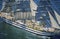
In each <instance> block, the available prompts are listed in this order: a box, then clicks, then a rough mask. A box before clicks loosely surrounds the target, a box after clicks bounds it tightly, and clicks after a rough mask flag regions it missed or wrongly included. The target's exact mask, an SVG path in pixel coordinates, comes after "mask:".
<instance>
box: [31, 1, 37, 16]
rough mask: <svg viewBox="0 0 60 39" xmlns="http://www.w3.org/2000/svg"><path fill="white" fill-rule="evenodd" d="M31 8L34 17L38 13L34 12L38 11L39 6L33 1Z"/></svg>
mask: <svg viewBox="0 0 60 39" xmlns="http://www.w3.org/2000/svg"><path fill="white" fill-rule="evenodd" d="M30 7H31V11H32V16H35V13H36V11H34V10H36V9H37V4H36V3H35V2H34V1H33V0H30Z"/></svg>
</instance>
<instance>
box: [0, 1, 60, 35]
mask: <svg viewBox="0 0 60 39" xmlns="http://www.w3.org/2000/svg"><path fill="white" fill-rule="evenodd" d="M1 1H2V3H1V4H0V5H2V8H1V10H0V18H1V19H3V21H4V22H6V23H7V24H11V25H13V26H14V27H17V28H20V29H23V30H25V31H28V32H30V33H33V34H36V35H42V36H43V35H45V36H53V35H55V34H59V33H60V13H59V7H60V6H58V3H59V2H60V1H58V0H56V1H54V0H39V1H38V2H36V1H34V0H1ZM53 2H54V3H53ZM57 6H58V8H57Z"/></svg>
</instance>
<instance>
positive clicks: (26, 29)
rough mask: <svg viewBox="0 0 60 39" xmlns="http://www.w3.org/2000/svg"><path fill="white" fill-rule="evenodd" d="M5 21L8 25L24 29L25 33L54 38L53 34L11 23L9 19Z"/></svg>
mask: <svg viewBox="0 0 60 39" xmlns="http://www.w3.org/2000/svg"><path fill="white" fill-rule="evenodd" d="M3 21H4V22H6V23H7V24H10V25H13V26H14V27H16V28H19V29H23V30H25V31H28V32H30V33H33V34H35V35H40V36H53V35H54V34H53V33H50V32H42V31H37V30H34V29H31V28H28V27H26V25H23V24H17V23H16V22H13V21H10V20H8V19H5V18H3Z"/></svg>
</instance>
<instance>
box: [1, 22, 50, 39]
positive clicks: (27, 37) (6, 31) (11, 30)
mask: <svg viewBox="0 0 60 39" xmlns="http://www.w3.org/2000/svg"><path fill="white" fill-rule="evenodd" d="M0 39H50V37H46V36H37V35H35V34H32V33H29V32H27V31H24V30H22V29H19V28H16V27H13V26H12V25H9V24H6V23H4V22H2V23H0Z"/></svg>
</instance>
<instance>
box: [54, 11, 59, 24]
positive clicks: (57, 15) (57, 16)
mask: <svg viewBox="0 0 60 39" xmlns="http://www.w3.org/2000/svg"><path fill="white" fill-rule="evenodd" d="M54 12H55V16H56V18H57V21H58V23H59V24H60V15H59V14H57V12H56V11H54Z"/></svg>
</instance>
